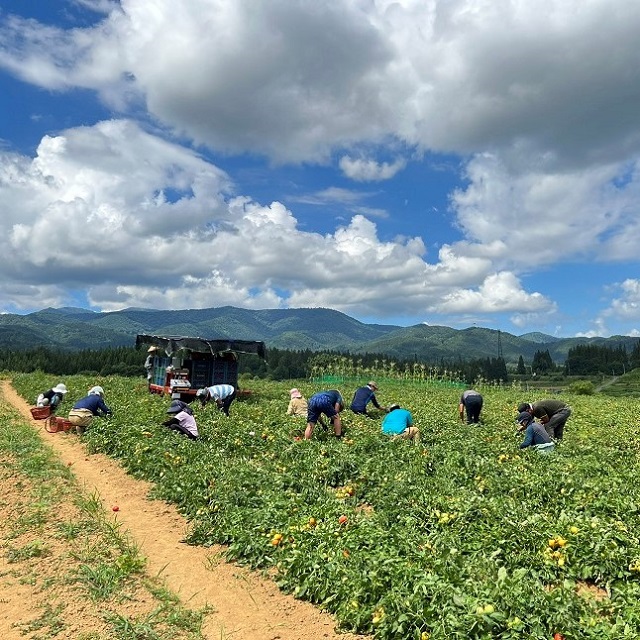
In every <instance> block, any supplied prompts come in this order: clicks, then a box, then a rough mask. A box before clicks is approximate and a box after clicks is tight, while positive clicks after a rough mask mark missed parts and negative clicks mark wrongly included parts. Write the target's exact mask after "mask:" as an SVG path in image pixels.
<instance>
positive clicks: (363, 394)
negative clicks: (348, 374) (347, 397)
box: [351, 380, 382, 417]
mask: <svg viewBox="0 0 640 640" xmlns="http://www.w3.org/2000/svg"><path fill="white" fill-rule="evenodd" d="M377 390H378V385H377V384H376V383H375V382H374V381H373V380H371V381H370V382H367V384H366V385H365V386H364V387H360V388H359V389H356V392H355V393H354V394H353V400H351V411H353V412H354V413H360V414H362V415H364V416H368V417H370V416H369V414H368V413H367V405H368V404H369V403H370V402H371V403H372V404H373V406H374V407H375V408H376V409H382V407H381V406H380V404H379V403H378V399H377V398H376V391H377Z"/></svg>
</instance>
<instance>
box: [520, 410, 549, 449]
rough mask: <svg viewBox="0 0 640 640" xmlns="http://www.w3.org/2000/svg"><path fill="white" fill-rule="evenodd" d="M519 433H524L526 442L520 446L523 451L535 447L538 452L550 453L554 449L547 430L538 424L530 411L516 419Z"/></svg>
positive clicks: (524, 412) (521, 413) (522, 413)
mask: <svg viewBox="0 0 640 640" xmlns="http://www.w3.org/2000/svg"><path fill="white" fill-rule="evenodd" d="M516 422H517V423H518V425H519V427H518V431H519V432H522V431H524V440H523V441H522V443H521V444H520V448H521V449H526V448H527V447H535V448H536V449H538V450H541V451H545V452H548V451H549V450H552V449H553V448H554V446H555V445H554V444H553V440H552V439H551V438H550V437H549V434H548V433H547V431H546V430H545V428H544V426H543V425H542V424H540V423H539V422H536V420H535V418H534V417H533V416H532V415H531V413H529V412H528V411H522V412H520V413H519V414H518V417H517V418H516Z"/></svg>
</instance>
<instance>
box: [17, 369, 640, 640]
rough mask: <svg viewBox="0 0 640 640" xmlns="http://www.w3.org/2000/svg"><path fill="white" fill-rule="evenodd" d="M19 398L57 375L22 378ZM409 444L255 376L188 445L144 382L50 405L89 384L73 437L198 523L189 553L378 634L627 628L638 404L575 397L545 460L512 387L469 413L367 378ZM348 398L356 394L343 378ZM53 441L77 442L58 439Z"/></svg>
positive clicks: (447, 635)
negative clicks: (469, 419)
mask: <svg viewBox="0 0 640 640" xmlns="http://www.w3.org/2000/svg"><path fill="white" fill-rule="evenodd" d="M13 381H14V385H15V387H16V389H17V390H18V391H19V392H20V393H21V394H22V395H23V397H25V398H26V399H27V400H29V401H31V402H33V399H34V398H35V396H36V395H37V393H38V392H40V391H41V390H42V389H45V388H48V385H49V386H50V384H51V383H52V382H54V383H55V382H56V381H55V380H54V381H52V380H51V379H50V377H45V376H44V375H43V374H41V373H34V374H16V375H14V376H13ZM378 382H379V383H380V386H381V390H380V392H379V393H378V398H379V400H380V401H381V402H382V403H383V404H385V405H388V404H391V403H392V402H399V403H400V404H401V405H402V406H403V407H405V408H408V409H409V410H410V411H411V412H412V414H413V418H414V421H415V424H416V426H417V427H419V429H420V431H421V434H422V440H421V442H420V444H418V445H414V444H412V443H410V442H408V441H391V440H389V439H388V438H387V437H386V436H384V435H382V433H381V432H380V419H379V418H378V419H368V418H366V417H363V416H357V415H354V414H352V413H351V412H350V411H349V410H346V411H345V412H344V413H343V424H344V429H345V433H344V437H343V438H342V439H340V440H338V439H335V438H334V437H333V435H332V434H331V433H327V432H325V431H323V429H322V428H321V427H320V426H318V427H317V428H316V430H315V433H314V436H313V439H312V440H311V441H305V440H303V439H301V438H300V436H301V435H302V432H303V430H304V426H305V421H304V419H303V418H293V417H289V416H286V415H285V411H286V407H287V404H288V400H289V395H288V393H287V392H288V389H289V388H290V386H297V387H298V388H300V390H301V391H302V392H303V393H304V394H305V396H306V397H309V396H310V395H311V394H312V393H313V392H314V391H317V390H318V389H317V388H311V386H310V385H309V384H308V383H306V382H305V381H298V382H296V383H295V384H293V383H292V382H289V383H276V382H266V381H251V382H249V383H247V386H248V387H249V388H250V389H251V394H249V395H247V396H246V397H243V398H242V399H240V400H239V401H236V402H234V403H233V405H232V407H231V416H230V417H229V418H227V417H225V416H224V414H223V413H222V412H220V411H218V410H216V408H215V407H214V406H207V407H205V408H202V407H200V406H199V405H198V406H195V405H194V412H195V415H196V419H197V421H198V426H199V428H200V434H201V439H200V440H198V441H191V440H188V439H187V438H185V437H184V436H181V435H179V434H176V433H174V432H171V431H169V430H168V429H166V428H164V427H162V426H161V425H160V423H161V422H162V421H163V420H165V419H166V413H165V411H166V409H167V407H168V405H169V399H168V398H166V397H165V398H162V397H160V396H156V395H150V394H149V393H148V392H147V388H146V384H145V383H144V381H142V380H141V381H139V382H132V380H131V379H127V378H118V377H113V378H105V379H101V380H98V381H96V380H95V379H89V378H84V377H82V376H73V377H70V378H66V379H65V383H66V384H67V386H68V387H69V389H70V392H69V394H68V396H67V398H66V399H65V402H64V404H63V409H62V410H61V411H60V412H59V414H62V412H63V411H65V410H67V411H68V409H69V408H70V407H71V405H72V403H73V402H74V401H75V400H76V399H77V398H79V397H81V396H82V395H84V394H85V393H86V390H87V389H88V388H89V387H90V386H92V385H94V384H100V385H101V386H103V387H104V389H105V391H106V402H107V404H108V405H109V406H110V407H111V408H112V409H113V411H114V415H113V416H112V417H111V418H108V419H96V420H94V422H93V424H92V425H91V427H90V428H89V429H88V430H87V433H86V434H85V435H84V436H82V437H83V439H84V440H85V442H86V444H87V446H88V447H89V448H90V450H92V451H96V452H102V453H106V454H107V455H110V456H112V457H114V458H117V459H119V460H120V462H121V464H122V465H123V466H124V467H126V468H127V470H128V471H129V472H130V473H131V474H132V475H134V476H136V477H139V478H144V479H146V480H149V481H151V482H152V483H153V485H154V492H153V493H154V497H155V498H158V499H162V500H166V501H170V502H173V503H175V504H177V505H178V507H179V508H180V510H181V511H182V512H183V514H184V515H185V516H186V517H187V518H189V520H190V521H191V522H192V530H191V534H190V540H189V541H190V542H191V543H192V544H202V545H211V544H224V545H225V546H226V549H227V554H228V556H229V558H230V559H232V560H234V561H237V562H240V563H243V564H248V565H250V566H252V567H254V568H256V569H264V570H266V571H268V573H269V575H270V576H272V578H273V579H274V580H275V581H276V582H277V583H278V584H279V585H280V587H281V588H282V589H283V590H284V591H286V592H289V593H292V594H294V595H295V596H296V597H298V598H303V599H306V600H309V601H311V602H314V603H316V604H318V605H319V606H321V607H323V608H325V609H327V610H328V611H331V612H332V613H334V614H335V616H336V619H337V620H338V622H339V624H340V626H341V627H342V628H344V629H348V630H352V631H357V632H360V633H369V634H373V635H374V637H375V638H378V639H389V640H391V639H393V640H407V639H414V640H427V639H429V640H444V639H451V638H458V639H484V638H486V639H489V638H500V639H504V640H507V639H511V638H514V639H515V638H528V639H536V640H538V639H540V640H551V638H553V637H554V634H555V635H556V637H564V638H565V639H566V640H571V639H578V638H580V639H583V638H599V639H602V638H605V639H612V640H613V639H616V640H617V639H620V638H639V637H640V604H639V603H640V538H639V536H640V482H639V475H638V462H639V457H640V434H639V433H638V411H637V407H638V403H637V400H632V399H624V398H615V399H611V398H604V397H602V396H598V395H595V396H570V395H568V394H563V396H562V397H563V399H564V400H566V401H567V402H568V403H569V404H570V405H571V406H572V407H573V415H572V416H571V418H570V419H569V422H568V423H567V426H566V428H565V438H564V441H563V443H562V444H560V445H559V446H558V447H557V448H556V450H555V451H554V452H553V454H551V455H548V456H543V455H540V454H538V453H537V452H536V451H534V450H520V449H519V447H518V445H519V443H520V441H521V439H522V435H516V433H515V425H514V418H515V416H516V406H517V404H518V403H519V402H522V401H533V400H535V399H540V397H542V396H539V397H537V398H534V397H528V396H527V394H526V393H524V392H523V391H522V390H520V389H518V388H510V387H506V388H493V387H491V388H486V389H481V391H482V392H483V395H484V397H485V407H484V409H483V413H482V420H483V422H482V424H481V425H474V426H467V425H466V424H462V423H461V422H460V421H459V418H458V412H457V407H458V400H459V394H460V391H459V390H456V389H453V388H438V387H435V386H434V387H431V386H427V385H421V384H413V383H405V384H401V383H399V382H395V381H388V382H384V383H383V381H381V380H379V381H378ZM340 390H341V391H342V393H343V395H344V397H345V398H347V399H349V398H350V397H351V394H352V393H353V391H354V388H353V386H346V385H345V386H343V387H341V388H340ZM51 437H76V436H72V435H55V436H51Z"/></svg>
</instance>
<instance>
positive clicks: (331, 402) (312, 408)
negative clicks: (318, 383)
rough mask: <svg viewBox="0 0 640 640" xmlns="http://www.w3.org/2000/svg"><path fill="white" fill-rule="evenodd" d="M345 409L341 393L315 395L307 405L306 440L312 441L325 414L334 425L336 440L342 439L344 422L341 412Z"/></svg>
mask: <svg viewBox="0 0 640 640" xmlns="http://www.w3.org/2000/svg"><path fill="white" fill-rule="evenodd" d="M343 409H344V400H343V399H342V395H341V394H340V392H339V391H336V390H335V389H331V390H330V391H319V392H318V393H314V394H313V395H312V396H311V397H310V398H309V402H308V404H307V428H306V429H305V431H304V438H305V440H310V439H311V436H312V435H313V429H314V427H315V426H316V424H317V422H318V421H319V420H321V419H322V414H323V413H324V415H325V416H327V418H329V420H331V423H332V424H333V432H334V433H335V435H336V438H341V437H342V422H340V412H341V411H342V410H343Z"/></svg>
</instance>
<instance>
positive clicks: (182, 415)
mask: <svg viewBox="0 0 640 640" xmlns="http://www.w3.org/2000/svg"><path fill="white" fill-rule="evenodd" d="M167 413H168V414H169V415H170V416H171V417H170V418H169V419H168V420H165V421H164V422H163V423H162V424H163V425H164V426H165V427H168V428H169V429H171V430H172V431H177V432H178V433H182V434H183V435H185V436H187V438H190V439H191V440H197V439H198V438H199V437H200V433H199V432H198V425H197V424H196V419H195V417H194V415H193V411H192V410H191V407H189V405H188V404H186V403H185V402H182V400H174V401H173V402H172V403H171V406H170V407H169V408H168V409H167Z"/></svg>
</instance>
